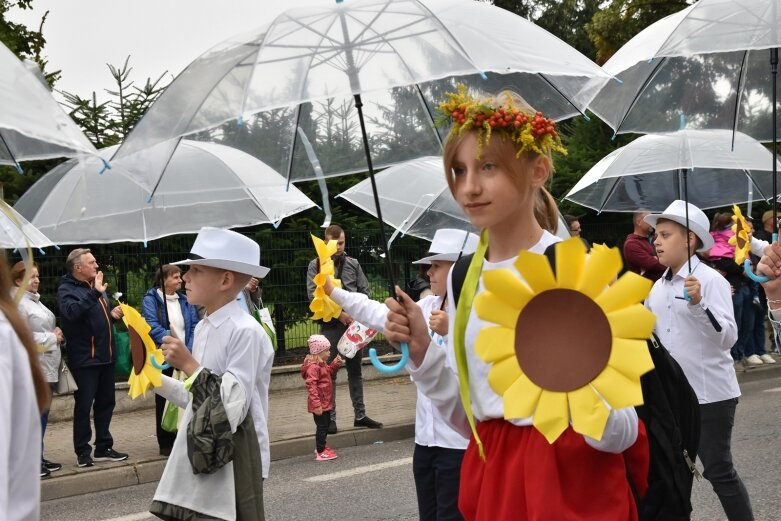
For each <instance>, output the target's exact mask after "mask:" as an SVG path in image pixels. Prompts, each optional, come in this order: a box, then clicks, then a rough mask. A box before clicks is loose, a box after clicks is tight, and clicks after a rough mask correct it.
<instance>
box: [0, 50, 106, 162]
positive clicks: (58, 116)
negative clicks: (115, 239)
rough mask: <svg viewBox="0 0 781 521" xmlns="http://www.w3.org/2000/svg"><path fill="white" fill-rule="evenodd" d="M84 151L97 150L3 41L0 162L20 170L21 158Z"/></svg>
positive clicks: (35, 158)
mask: <svg viewBox="0 0 781 521" xmlns="http://www.w3.org/2000/svg"><path fill="white" fill-rule="evenodd" d="M84 154H87V155H96V154H97V150H95V147H94V146H93V145H92V143H90V141H89V140H88V139H87V137H86V136H85V135H84V133H83V132H82V131H81V130H80V129H79V127H78V126H77V125H76V123H75V122H74V121H73V120H72V119H71V118H70V117H69V116H68V114H66V113H65V111H64V110H62V107H60V105H59V104H58V103H57V101H56V100H55V99H54V98H53V97H52V95H51V93H50V92H49V90H48V89H47V88H46V86H44V84H43V83H42V82H41V81H40V79H39V78H37V77H36V75H35V74H34V73H33V72H32V71H30V70H29V69H28V68H27V67H25V65H24V64H23V63H22V62H21V61H20V60H19V59H18V58H17V57H16V56H15V55H14V54H13V53H12V52H11V51H10V50H8V48H7V47H5V46H4V45H3V44H2V43H0V164H7V165H13V166H15V167H16V169H17V170H18V171H19V173H21V172H22V168H21V167H20V166H19V161H25V160H37V159H50V158H55V157H69V156H77V155H84ZM99 168H100V167H99Z"/></svg>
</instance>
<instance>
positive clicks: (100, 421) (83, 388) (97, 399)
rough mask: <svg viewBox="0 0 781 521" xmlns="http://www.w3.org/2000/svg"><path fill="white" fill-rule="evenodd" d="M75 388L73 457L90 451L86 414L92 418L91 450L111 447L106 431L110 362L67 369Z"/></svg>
mask: <svg viewBox="0 0 781 521" xmlns="http://www.w3.org/2000/svg"><path fill="white" fill-rule="evenodd" d="M70 372H71V374H72V375H73V379H74V380H76V385H78V386H79V389H78V390H77V391H76V392H75V393H73V398H74V399H75V404H74V407H73V450H74V451H75V452H76V455H77V456H80V455H82V454H91V453H92V448H91V447H90V444H89V442H90V440H91V439H92V429H91V428H90V421H89V415H90V411H92V413H93V415H94V418H95V451H96V452H103V451H105V450H106V449H110V448H112V447H113V446H114V439H113V438H112V437H111V433H110V432H109V425H110V424H111V417H112V416H113V414H114V404H115V400H114V364H107V365H98V366H90V367H79V368H71V370H70Z"/></svg>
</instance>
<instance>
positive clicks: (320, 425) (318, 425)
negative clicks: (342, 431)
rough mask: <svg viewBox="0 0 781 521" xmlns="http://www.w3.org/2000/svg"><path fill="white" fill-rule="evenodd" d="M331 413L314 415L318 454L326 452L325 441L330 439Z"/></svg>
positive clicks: (324, 412) (325, 412)
mask: <svg viewBox="0 0 781 521" xmlns="http://www.w3.org/2000/svg"><path fill="white" fill-rule="evenodd" d="M329 412H330V411H323V414H321V415H319V416H318V415H317V414H315V413H312V417H313V418H314V419H315V447H316V448H317V452H318V454H319V453H321V452H323V450H325V440H326V438H327V437H328V424H329V423H330V422H331V415H330V414H329Z"/></svg>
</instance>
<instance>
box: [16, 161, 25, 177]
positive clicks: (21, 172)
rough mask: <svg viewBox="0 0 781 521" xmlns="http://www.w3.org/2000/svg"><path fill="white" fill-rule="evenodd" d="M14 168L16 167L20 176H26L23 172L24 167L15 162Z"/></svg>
mask: <svg viewBox="0 0 781 521" xmlns="http://www.w3.org/2000/svg"><path fill="white" fill-rule="evenodd" d="M14 167H16V171H17V172H18V173H19V175H24V170H22V165H20V164H19V163H17V162H16V161H14Z"/></svg>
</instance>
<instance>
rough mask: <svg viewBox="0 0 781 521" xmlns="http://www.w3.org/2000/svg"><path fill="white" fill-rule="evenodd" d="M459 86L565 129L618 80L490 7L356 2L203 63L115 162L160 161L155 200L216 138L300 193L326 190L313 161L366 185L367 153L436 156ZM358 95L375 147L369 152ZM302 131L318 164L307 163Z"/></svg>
mask: <svg viewBox="0 0 781 521" xmlns="http://www.w3.org/2000/svg"><path fill="white" fill-rule="evenodd" d="M483 74H485V78H487V79H484V78H483V76H482V75H483ZM595 78H596V80H595ZM456 80H459V81H464V82H467V83H469V84H471V85H472V86H474V87H478V88H480V89H481V90H483V91H486V92H492V93H493V92H495V91H497V90H499V89H502V88H512V89H514V90H516V91H518V92H520V93H521V94H522V95H523V96H525V97H526V98H527V101H529V102H530V103H531V104H532V106H534V107H535V108H537V110H541V111H543V112H545V113H546V115H548V117H551V118H553V119H562V118H566V117H569V116H572V115H574V114H577V113H579V111H581V110H582V109H583V108H584V107H585V105H586V104H587V103H588V101H589V99H586V97H585V96H584V97H583V98H580V97H577V94H578V93H579V92H581V91H582V90H583V87H584V86H585V85H586V84H587V83H588V82H589V81H590V80H594V83H595V84H596V85H601V84H602V83H604V82H606V81H608V80H609V76H608V75H607V74H606V73H605V72H604V71H603V70H602V69H601V68H599V67H598V66H597V65H596V64H594V63H593V62H592V61H591V60H589V59H588V58H586V57H584V56H583V55H582V54H580V53H579V52H578V51H576V50H575V49H573V48H572V47H570V46H569V45H567V44H566V43H564V42H562V41H561V40H559V39H558V38H556V37H555V36H553V35H551V34H550V33H548V32H547V31H545V30H543V29H541V28H539V27H537V26H535V25H534V24H533V23H531V22H529V21H527V20H525V19H523V18H521V17H519V16H516V15H514V14H512V13H510V12H508V11H505V10H503V9H500V8H498V7H494V6H491V5H489V4H487V3H481V2H473V1H471V0H456V1H453V0H426V1H425V2H422V1H419V0H348V1H346V2H343V3H337V4H332V5H330V6H325V7H308V8H301V9H291V10H289V11H286V12H284V13H282V14H281V15H279V16H278V17H277V18H276V19H274V20H273V21H272V22H270V23H269V24H267V25H266V26H264V27H262V28H260V29H258V30H257V31H254V32H252V33H250V34H246V35H242V36H239V37H235V38H233V39H231V40H229V41H227V42H225V43H223V44H221V45H218V46H217V47H215V48H213V49H212V50H210V51H208V52H206V53H204V54H203V55H202V56H200V57H199V58H197V59H196V60H195V61H194V62H193V63H192V64H190V65H189V66H188V67H187V69H185V71H184V72H182V74H181V75H180V76H179V77H178V78H176V80H174V82H173V83H172V84H171V85H169V86H168V87H167V89H166V91H165V92H164V93H163V94H162V95H161V96H160V98H159V99H158V100H157V101H156V102H155V103H154V104H153V106H152V107H150V109H149V111H148V112H147V114H146V115H145V116H144V118H143V119H142V120H141V121H140V122H139V124H138V125H137V126H136V127H135V128H134V129H133V131H132V132H131V134H130V135H129V136H128V138H127V139H126V141H125V143H124V144H123V145H122V147H121V148H120V149H119V151H118V152H117V154H116V158H117V159H119V158H123V157H127V156H130V155H133V154H135V153H137V152H139V151H141V150H143V149H148V148H152V147H154V148H155V149H156V153H155V154H154V155H153V157H155V158H156V160H155V162H154V163H155V164H147V168H146V169H145V170H144V171H139V172H137V175H138V177H139V182H141V183H142V184H143V185H144V186H146V187H147V188H149V189H150V190H152V189H153V188H154V186H155V184H156V182H157V178H158V177H159V173H160V168H159V166H160V165H162V164H165V161H166V158H167V157H168V155H170V153H171V151H172V150H173V148H174V147H175V146H176V140H177V139H178V138H179V137H181V136H188V135H191V134H193V133H196V132H200V131H203V130H208V129H214V128H215V127H219V129H218V131H217V133H216V135H215V139H219V140H220V141H221V142H224V143H225V144H229V145H231V146H237V147H239V148H242V149H243V150H245V151H247V152H249V153H251V154H253V155H256V156H257V157H259V158H260V159H262V160H263V161H265V162H266V163H268V164H270V165H272V166H274V167H275V168H278V169H279V171H280V172H282V173H283V174H285V175H288V176H289V177H290V178H291V179H292V180H293V181H297V180H306V179H315V178H316V177H317V176H318V172H317V171H316V170H315V169H313V168H312V165H311V162H310V160H309V157H311V156H312V155H314V156H316V157H317V158H318V160H319V163H320V164H319V166H320V168H321V170H322V174H323V175H326V176H328V175H338V174H344V173H351V172H359V171H366V170H367V161H366V158H365V157H364V149H363V148H362V147H361V146H360V144H361V141H363V142H364V143H365V145H366V147H367V150H366V152H368V154H370V156H371V158H372V160H373V162H374V163H375V164H377V165H390V164H395V163H398V162H401V161H404V160H407V159H414V158H417V157H423V156H427V155H436V154H439V153H440V151H441V148H440V147H441V140H442V137H443V135H444V134H441V133H438V132H437V131H436V130H435V129H433V126H432V123H433V119H434V118H433V113H434V105H435V102H438V101H441V100H442V98H443V96H442V94H443V92H444V91H446V90H454V84H455V82H456ZM356 95H359V96H361V98H360V104H361V106H362V111H363V113H364V114H365V115H366V118H365V119H366V130H367V133H368V134H369V135H370V138H367V139H363V140H362V137H361V134H360V130H361V127H362V125H361V122H359V118H360V115H359V114H357V111H356V110H355V109H354V108H353V103H354V101H356V100H355V99H354V96H356ZM576 97H577V99H576ZM253 115H257V116H255V117H252V116H253ZM226 122H228V123H227V124H225V125H223V124H224V123H226ZM299 127H300V128H301V129H302V130H303V132H304V133H305V136H306V138H307V141H308V143H310V144H311V146H312V149H313V152H314V154H310V155H309V156H307V154H306V150H305V143H302V140H301V139H300V138H299V135H298V132H297V129H298V128H299ZM440 132H443V131H442V130H440ZM250 136H251V137H250ZM240 143H241V144H240ZM154 166H156V168H153V167H154Z"/></svg>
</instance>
